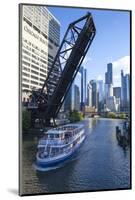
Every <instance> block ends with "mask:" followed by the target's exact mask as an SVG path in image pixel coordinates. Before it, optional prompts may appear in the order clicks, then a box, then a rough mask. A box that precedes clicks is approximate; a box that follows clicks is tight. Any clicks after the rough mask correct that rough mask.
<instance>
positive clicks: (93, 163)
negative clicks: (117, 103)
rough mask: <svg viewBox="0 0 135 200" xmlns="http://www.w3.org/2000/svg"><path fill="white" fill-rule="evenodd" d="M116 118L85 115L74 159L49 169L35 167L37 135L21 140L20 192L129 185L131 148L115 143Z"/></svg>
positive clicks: (46, 191)
mask: <svg viewBox="0 0 135 200" xmlns="http://www.w3.org/2000/svg"><path fill="white" fill-rule="evenodd" d="M121 122H122V121H121V120H118V119H101V118H99V119H98V118H97V119H85V120H84V121H83V122H81V123H83V124H85V128H86V129H85V131H86V135H87V137H86V140H85V142H84V143H83V144H82V146H81V147H80V149H79V152H78V153H77V155H76V156H75V157H74V159H72V160H69V161H68V162H67V163H66V164H65V165H63V166H62V167H60V168H57V169H55V170H53V171H49V172H37V171H36V170H35V168H34V162H35V154H36V146H37V142H38V139H37V138H36V137H25V138H24V141H23V165H22V171H23V176H22V181H21V182H22V184H21V187H22V193H23V194H38V193H61V192H62V193H63V192H77V191H95V190H96V191H97V190H108V189H110V190H112V189H120V188H122V189H123V188H125V189H128V188H130V187H131V185H130V178H131V177H130V148H129V147H128V148H127V149H123V148H122V147H121V146H119V145H118V142H117V139H116V135H115V134H116V133H115V127H116V126H118V125H120V123H121Z"/></svg>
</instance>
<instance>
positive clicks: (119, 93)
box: [113, 87, 121, 98]
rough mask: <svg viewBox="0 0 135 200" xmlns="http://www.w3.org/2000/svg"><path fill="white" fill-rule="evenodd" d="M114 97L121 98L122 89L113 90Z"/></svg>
mask: <svg viewBox="0 0 135 200" xmlns="http://www.w3.org/2000/svg"><path fill="white" fill-rule="evenodd" d="M113 96H115V97H116V98H121V87H114V88H113Z"/></svg>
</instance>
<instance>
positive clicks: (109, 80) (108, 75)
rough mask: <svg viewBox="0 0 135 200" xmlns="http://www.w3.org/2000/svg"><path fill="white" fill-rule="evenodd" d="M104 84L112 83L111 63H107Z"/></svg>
mask: <svg viewBox="0 0 135 200" xmlns="http://www.w3.org/2000/svg"><path fill="white" fill-rule="evenodd" d="M105 84H113V71H112V63H108V64H107V72H106V73H105Z"/></svg>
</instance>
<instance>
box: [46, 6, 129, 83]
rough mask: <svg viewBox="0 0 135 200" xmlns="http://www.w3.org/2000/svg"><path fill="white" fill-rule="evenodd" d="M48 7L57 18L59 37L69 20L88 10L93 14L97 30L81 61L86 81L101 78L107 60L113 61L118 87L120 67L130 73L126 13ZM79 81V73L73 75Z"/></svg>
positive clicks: (127, 19) (71, 20)
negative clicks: (59, 26) (75, 75)
mask: <svg viewBox="0 0 135 200" xmlns="http://www.w3.org/2000/svg"><path fill="white" fill-rule="evenodd" d="M48 8H49V10H50V11H51V13H52V14H53V15H54V16H55V17H56V18H57V19H58V20H59V21H60V24H61V40H62V38H63V36H64V33H65V31H66V29H67V27H68V25H69V23H71V22H73V21H74V20H76V19H78V18H80V17H82V16H83V15H85V14H86V12H87V11H89V12H91V13H92V16H93V19H94V23H95V26H96V30H97V33H96V36H95V38H94V40H93V43H92V45H91V47H90V49H89V51H88V53H87V55H86V57H85V60H84V62H83V66H84V67H85V68H86V69H87V81H89V80H91V79H102V80H104V74H105V72H106V68H107V63H109V62H113V64H114V65H113V66H114V67H113V76H114V77H113V79H114V86H119V85H120V70H121V69H123V70H124V72H125V73H129V55H130V14H129V12H126V11H122V12H121V11H110V10H94V9H78V8H57V7H48ZM78 80H79V75H78V76H77V78H76V82H77V83H78ZM78 84H79V83H78Z"/></svg>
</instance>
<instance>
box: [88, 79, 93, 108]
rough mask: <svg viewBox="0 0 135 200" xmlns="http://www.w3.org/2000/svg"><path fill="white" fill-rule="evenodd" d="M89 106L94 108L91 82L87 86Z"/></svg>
mask: <svg viewBox="0 0 135 200" xmlns="http://www.w3.org/2000/svg"><path fill="white" fill-rule="evenodd" d="M87 105H88V106H90V107H92V86H91V84H90V82H89V83H88V84H87Z"/></svg>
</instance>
